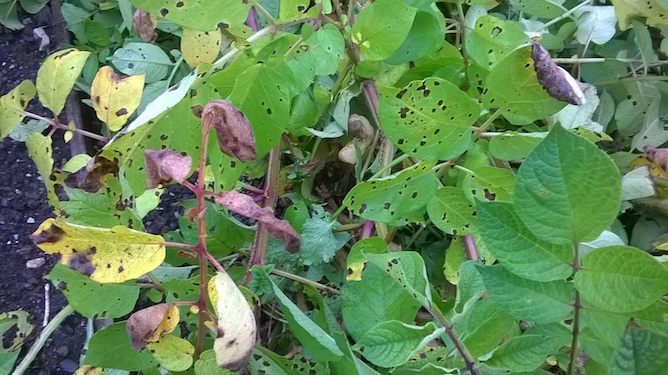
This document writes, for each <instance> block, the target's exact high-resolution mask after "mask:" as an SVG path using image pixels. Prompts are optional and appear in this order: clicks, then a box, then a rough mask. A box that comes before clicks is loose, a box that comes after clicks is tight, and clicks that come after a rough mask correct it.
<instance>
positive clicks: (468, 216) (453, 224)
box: [427, 186, 478, 236]
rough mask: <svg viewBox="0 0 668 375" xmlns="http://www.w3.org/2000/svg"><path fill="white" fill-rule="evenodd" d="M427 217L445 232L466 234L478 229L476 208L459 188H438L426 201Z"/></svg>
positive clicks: (459, 234)
mask: <svg viewBox="0 0 668 375" xmlns="http://www.w3.org/2000/svg"><path fill="white" fill-rule="evenodd" d="M427 213H428V214H429V219H431V222H432V223H434V225H436V227H437V228H438V229H440V230H442V231H443V232H445V233H448V234H452V235H457V236H466V235H469V234H473V233H475V232H477V231H478V227H477V219H476V210H475V208H474V206H473V203H471V201H469V199H468V198H467V197H466V194H464V191H463V190H462V189H460V188H456V187H452V186H446V187H444V188H441V189H438V191H436V194H435V195H434V197H433V198H431V200H430V201H429V203H427Z"/></svg>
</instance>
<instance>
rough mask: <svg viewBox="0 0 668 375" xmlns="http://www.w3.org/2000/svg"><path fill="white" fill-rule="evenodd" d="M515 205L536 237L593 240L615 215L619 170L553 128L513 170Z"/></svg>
mask: <svg viewBox="0 0 668 375" xmlns="http://www.w3.org/2000/svg"><path fill="white" fill-rule="evenodd" d="M514 202H515V203H514V208H515V213H517V216H518V217H519V218H520V219H521V220H522V221H523V222H524V225H526V227H527V228H528V229H529V230H530V231H531V232H533V233H534V234H535V235H536V237H538V238H540V239H542V240H545V241H548V242H553V243H562V244H563V243H573V242H574V241H577V242H586V241H591V240H594V239H595V238H596V237H598V235H599V234H600V233H601V232H602V231H603V230H604V229H606V228H607V227H608V226H609V225H610V224H611V223H612V221H613V220H614V219H615V217H616V216H617V211H618V210H619V207H620V202H621V183H620V178H619V171H618V169H617V167H616V166H615V164H614V163H613V162H612V160H611V159H610V158H609V157H608V156H607V155H606V154H605V153H604V152H603V151H601V150H600V149H599V148H598V147H596V146H595V145H594V144H592V143H590V142H588V141H586V140H584V139H582V138H580V137H579V136H577V135H575V134H572V133H571V132H569V131H567V130H565V129H564V128H562V127H561V126H555V127H554V129H552V131H551V132H550V134H548V136H547V137H546V138H545V140H543V142H541V144H540V145H538V146H537V147H536V148H535V149H534V150H533V152H532V153H531V154H530V155H529V157H527V159H526V160H525V161H524V163H523V164H522V166H521V167H520V169H519V171H518V172H517V182H516V185H515V200H514Z"/></svg>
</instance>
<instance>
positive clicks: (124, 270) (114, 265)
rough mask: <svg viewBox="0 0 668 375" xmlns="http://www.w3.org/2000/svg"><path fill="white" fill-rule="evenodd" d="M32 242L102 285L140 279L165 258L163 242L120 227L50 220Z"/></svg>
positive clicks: (36, 232) (36, 233) (157, 238)
mask: <svg viewBox="0 0 668 375" xmlns="http://www.w3.org/2000/svg"><path fill="white" fill-rule="evenodd" d="M30 237H31V239H32V240H33V241H34V242H35V244H37V246H38V247H39V248H40V249H42V251H44V252H46V253H48V254H58V256H59V257H60V263H62V264H64V265H66V266H68V267H70V268H72V269H74V270H77V271H79V272H81V273H83V274H84V275H87V276H89V277H90V278H91V279H92V280H95V281H98V282H102V283H114V282H123V281H126V280H131V279H136V278H138V277H139V276H141V275H143V274H145V273H147V272H150V271H152V270H153V269H155V268H156V267H158V266H159V265H160V263H162V261H163V259H164V258H165V247H164V245H163V242H165V241H164V240H163V238H162V237H161V236H156V235H153V234H148V233H143V232H138V231H134V230H131V229H128V228H126V227H122V226H116V227H114V228H111V229H100V228H93V227H84V226H79V225H73V224H68V223H66V222H65V221H64V220H62V219H47V220H45V221H44V222H43V223H42V224H41V225H40V226H39V228H38V229H37V230H36V231H35V233H33V234H32V235H31V236H30Z"/></svg>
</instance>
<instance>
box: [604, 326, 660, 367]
mask: <svg viewBox="0 0 668 375" xmlns="http://www.w3.org/2000/svg"><path fill="white" fill-rule="evenodd" d="M666 369H668V336H666V335H663V334H660V333H658V332H654V331H651V330H648V329H642V328H638V327H634V326H633V325H630V326H629V327H628V329H627V330H626V333H625V334H624V337H623V338H622V341H621V342H620V343H619V346H618V347H617V349H616V350H615V354H614V356H613V358H612V361H611V362H610V370H609V372H608V373H609V374H613V375H618V374H619V375H622V374H637V375H655V374H665V373H666Z"/></svg>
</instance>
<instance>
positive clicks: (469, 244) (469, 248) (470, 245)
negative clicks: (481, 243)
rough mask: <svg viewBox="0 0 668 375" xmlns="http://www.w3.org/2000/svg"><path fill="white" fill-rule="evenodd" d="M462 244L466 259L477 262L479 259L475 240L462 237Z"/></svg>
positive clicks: (471, 237)
mask: <svg viewBox="0 0 668 375" xmlns="http://www.w3.org/2000/svg"><path fill="white" fill-rule="evenodd" d="M462 243H463V244H464V249H465V250H466V257H467V258H469V259H470V260H477V259H478V258H480V254H479V253H478V247H477V246H476V245H475V240H474V238H473V236H464V237H462Z"/></svg>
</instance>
